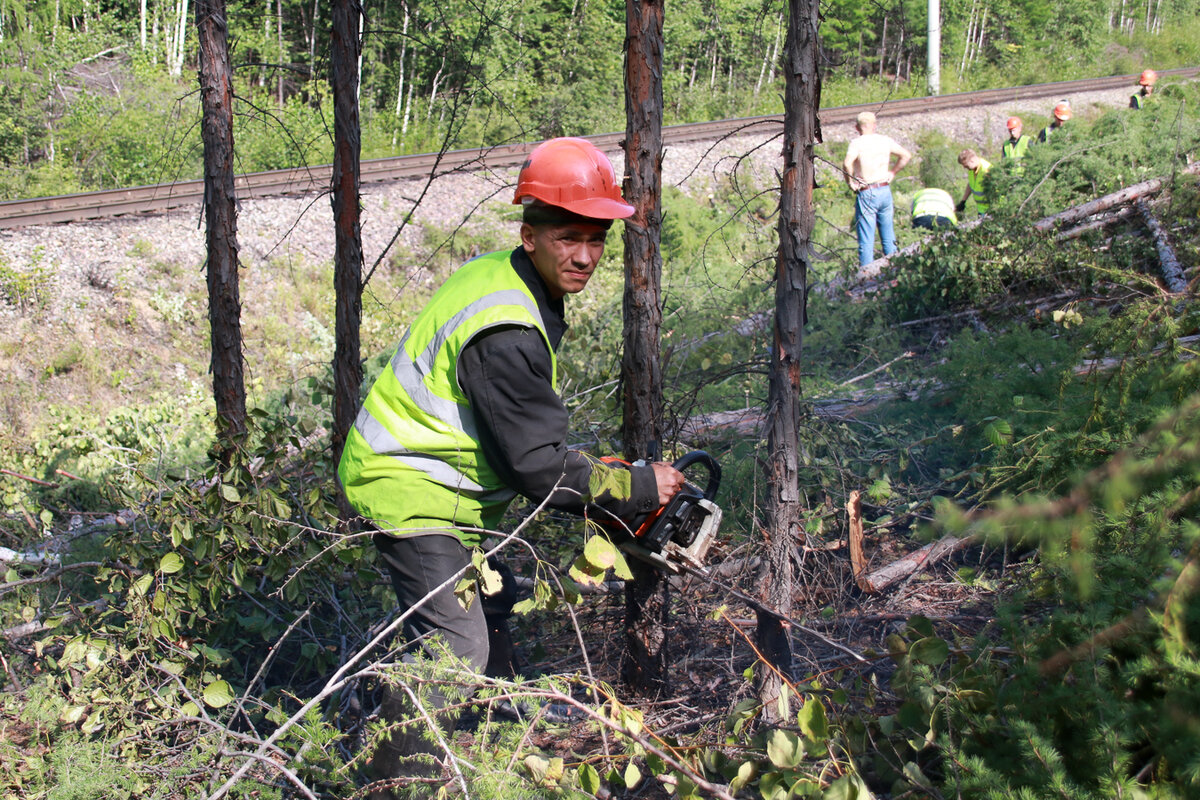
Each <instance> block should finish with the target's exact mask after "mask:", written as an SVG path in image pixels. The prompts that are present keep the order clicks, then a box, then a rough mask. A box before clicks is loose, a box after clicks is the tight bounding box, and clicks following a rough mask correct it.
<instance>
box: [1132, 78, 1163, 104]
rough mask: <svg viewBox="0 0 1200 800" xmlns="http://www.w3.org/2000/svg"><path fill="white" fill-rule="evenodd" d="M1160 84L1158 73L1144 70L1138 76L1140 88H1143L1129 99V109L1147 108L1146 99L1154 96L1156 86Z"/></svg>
mask: <svg viewBox="0 0 1200 800" xmlns="http://www.w3.org/2000/svg"><path fill="white" fill-rule="evenodd" d="M1156 83H1158V73H1157V72H1155V71H1154V70H1152V69H1144V70H1142V74H1141V75H1140V76H1138V86H1139V87H1141V88H1139V89H1138V90H1137V92H1136V93H1134V94H1133V95H1130V97H1129V107H1130V108H1136V109H1139V110H1140V109H1142V108H1145V106H1146V98H1148V97H1149V96H1150V95H1152V94H1154V84H1156Z"/></svg>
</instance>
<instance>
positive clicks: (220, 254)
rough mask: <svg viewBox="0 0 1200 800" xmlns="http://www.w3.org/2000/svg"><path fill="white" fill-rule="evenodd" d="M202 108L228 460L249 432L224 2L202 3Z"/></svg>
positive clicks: (208, 241)
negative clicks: (244, 373)
mask: <svg viewBox="0 0 1200 800" xmlns="http://www.w3.org/2000/svg"><path fill="white" fill-rule="evenodd" d="M196 33H197V36H198V38H199V44H200V73H199V80H200V103H201V106H202V108H203V119H202V122H201V127H200V136H201V139H202V140H203V142H204V222H205V247H206V252H207V260H206V262H205V273H206V275H207V279H208V320H209V326H210V328H211V331H212V359H211V362H210V364H211V369H212V375H213V400H214V401H215V403H216V409H217V457H218V459H219V460H220V461H221V463H223V464H227V463H229V460H230V458H231V457H232V456H233V453H234V450H235V448H236V447H237V444H238V441H239V440H240V439H241V438H242V436H243V435H244V434H245V432H246V388H245V383H244V379H243V364H242V323H241V311H242V307H241V300H240V296H239V284H238V280H239V278H238V241H237V191H236V189H235V187H234V164H233V69H232V67H231V65H230V63H229V29H228V25H227V23H226V18H225V0H199V2H198V3H197V4H196Z"/></svg>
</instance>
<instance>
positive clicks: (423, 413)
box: [338, 250, 558, 547]
mask: <svg viewBox="0 0 1200 800" xmlns="http://www.w3.org/2000/svg"><path fill="white" fill-rule="evenodd" d="M510 256H511V251H507V250H506V251H503V252H496V253H488V254H487V255H483V256H480V257H479V258H476V259H474V260H472V261H469V262H467V263H466V264H464V265H463V266H461V267H459V268H458V270H457V271H456V272H455V273H454V274H453V275H451V276H450V278H449V279H448V280H447V281H446V283H445V284H443V286H442V288H440V289H439V290H438V291H437V292H436V293H435V294H434V295H433V298H432V299H431V300H430V301H429V304H428V305H426V306H425V308H424V309H423V310H422V311H421V313H420V314H418V315H417V318H416V319H415V320H414V321H413V323H412V326H411V327H410V328H409V330H408V333H407V334H405V336H404V339H403V341H401V342H400V346H399V347H398V348H397V349H396V354H395V355H394V356H393V357H392V360H391V362H390V363H389V364H388V366H387V368H385V369H384V371H383V372H382V373H380V375H379V377H378V378H376V380H375V383H374V385H373V386H372V387H371V391H370V393H369V394H368V395H367V399H366V401H365V402H364V403H363V407H362V409H361V410H360V411H359V414H358V419H357V420H355V423H354V428H353V429H351V431H350V435H349V437H348V438H347V439H346V446H345V449H344V450H343V451H342V459H341V463H340V464H339V465H338V479H339V480H340V481H341V484H342V488H343V490H344V491H345V492H346V498H347V499H348V500H349V501H350V504H351V505H352V506H353V507H354V509H355V510H356V511H358V513H360V514H361V515H363V516H364V517H366V518H368V519H370V520H372V521H373V522H374V523H375V524H376V525H377V526H378V527H379V528H380V529H381V530H383V531H385V532H386V533H389V534H391V535H393V536H404V535H412V534H418V533H428V532H430V531H431V530H436V531H445V532H447V533H456V534H457V535H458V537H459V539H461V540H462V542H463V544H464V545H466V546H467V547H473V546H475V545H477V544H479V543H480V542H481V541H482V540H483V534H481V533H474V532H472V531H465V530H462V528H480V529H485V530H488V529H495V527H496V526H497V524H498V523H499V522H500V518H501V517H502V516H503V515H504V511H505V509H507V507H508V504H509V502H511V500H512V499H513V497H515V495H516V493H515V492H513V491H512V490H511V489H509V488H508V487H507V486H506V485H505V484H504V483H503V482H502V481H501V480H500V477H499V476H498V475H497V474H496V471H495V470H494V469H493V468H492V467H491V465H489V464H488V463H487V460H486V459H485V458H484V455H483V446H482V444H481V443H480V441H479V434H478V432H477V430H476V426H475V419H474V417H473V416H472V412H471V409H470V407H469V406H468V405H467V398H466V395H465V394H464V393H463V391H462V388H461V387H460V386H459V384H458V359H459V355H460V354H461V353H462V350H463V348H464V347H466V346H467V343H468V342H470V341H471V338H472V337H474V336H475V335H476V334H478V333H479V332H480V331H483V330H486V329H488V328H492V327H497V326H501V325H518V326H521V327H526V328H535V329H536V330H537V331H538V332H539V333H541V335H542V338H543V339H544V340H545V341H546V349H548V350H549V351H550V363H551V367H552V373H551V375H552V377H551V380H552V382H553V384H554V385H555V386H557V385H558V362H557V359H556V358H555V355H554V348H553V347H551V346H550V340H549V337H548V336H547V334H546V327H545V324H544V322H543V321H542V316H541V313H540V312H539V310H538V306H537V301H536V300H535V299H534V297H533V294H532V293H531V292H530V291H529V287H528V286H526V285H525V282H524V281H523V280H522V279H521V277H520V276H519V275H518V274H517V273H516V271H515V270H514V269H513V268H512V266H511V264H510V262H509V258H510Z"/></svg>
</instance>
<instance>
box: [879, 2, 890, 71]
mask: <svg viewBox="0 0 1200 800" xmlns="http://www.w3.org/2000/svg"><path fill="white" fill-rule="evenodd" d="M887 28H888V18H887V14H884V15H883V36H881V37H879V77H881V78H882V77H883V65H884V64H885V63H887Z"/></svg>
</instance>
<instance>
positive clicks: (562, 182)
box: [513, 136, 634, 219]
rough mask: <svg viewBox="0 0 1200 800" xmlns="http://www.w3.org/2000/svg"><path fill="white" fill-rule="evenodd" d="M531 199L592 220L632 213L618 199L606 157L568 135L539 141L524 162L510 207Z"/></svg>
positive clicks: (622, 217) (622, 216)
mask: <svg viewBox="0 0 1200 800" xmlns="http://www.w3.org/2000/svg"><path fill="white" fill-rule="evenodd" d="M535 200H540V201H541V202H543V203H546V204H547V205H551V206H557V207H559V208H565V209H566V210H567V211H570V212H572V213H574V214H579V215H580V216H583V217H591V218H592V219H624V218H625V217H628V216H630V215H631V214H633V211H634V208H633V206H631V205H629V204H628V203H626V202H625V200H624V198H622V197H621V187H620V186H618V185H617V177H616V174H615V173H614V172H613V167H612V163H610V162H609V160H608V156H606V155H604V153H602V152H600V150H599V149H598V148H597V147H596V145H594V144H592V143H591V142H589V141H588V140H587V139H578V138H574V137H570V136H563V137H560V138H557V139H548V140H546V141H544V142H542V143H541V144H539V145H538V146H537V147H535V148H533V151H532V152H530V154H529V156H528V157H527V158H526V159H525V164H524V165H523V166H522V167H521V174H520V175H518V176H517V192H516V194H515V195H514V196H513V204H514V205H523V204H528V203H532V202H533V201H535Z"/></svg>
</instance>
